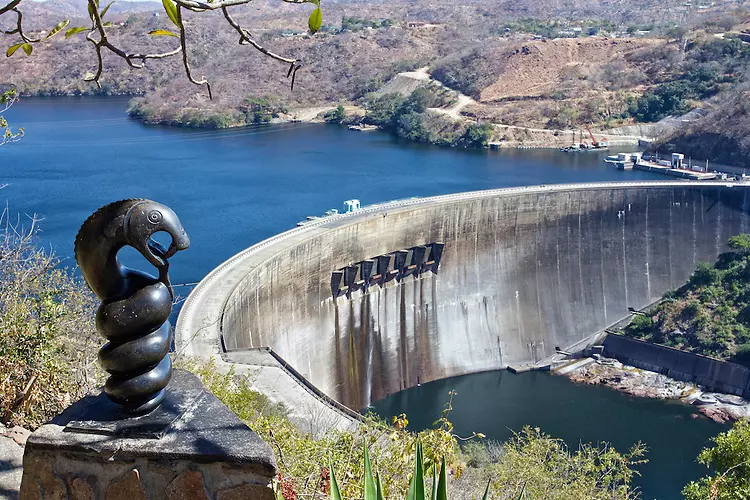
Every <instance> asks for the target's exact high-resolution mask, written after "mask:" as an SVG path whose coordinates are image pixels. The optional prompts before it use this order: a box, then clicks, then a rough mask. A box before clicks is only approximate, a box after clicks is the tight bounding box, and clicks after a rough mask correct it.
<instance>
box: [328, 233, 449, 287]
mask: <svg viewBox="0 0 750 500" xmlns="http://www.w3.org/2000/svg"><path fill="white" fill-rule="evenodd" d="M444 246H445V244H444V243H429V244H427V245H419V246H416V247H413V248H408V249H405V250H396V251H395V252H391V253H387V254H385V255H378V256H377V257H373V258H371V259H367V260H363V261H361V262H357V263H355V264H352V265H348V266H345V267H342V268H341V269H338V270H336V271H334V272H333V273H331V295H332V297H333V298H334V299H335V298H337V297H341V296H342V295H346V297H347V298H352V295H353V294H354V293H355V292H357V291H361V292H362V293H367V290H368V289H369V288H370V287H371V286H379V287H381V288H382V287H384V286H386V285H387V284H388V283H391V282H393V281H395V282H396V283H401V281H402V280H403V279H405V278H407V277H409V276H413V277H414V278H419V277H421V276H422V275H423V274H424V273H428V272H429V273H433V274H437V272H438V268H439V267H440V257H441V256H442V255H443V247H444Z"/></svg>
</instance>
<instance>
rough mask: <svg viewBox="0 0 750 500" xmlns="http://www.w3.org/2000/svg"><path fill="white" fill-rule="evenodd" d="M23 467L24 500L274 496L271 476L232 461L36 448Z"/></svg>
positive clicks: (267, 499)
mask: <svg viewBox="0 0 750 500" xmlns="http://www.w3.org/2000/svg"><path fill="white" fill-rule="evenodd" d="M23 467H24V476H23V482H22V483H21V492H20V498H21V500H53V499H54V500H156V499H166V500H240V499H242V500H273V491H272V489H271V488H270V485H269V478H268V477H266V476H265V475H263V474H259V473H258V471H257V470H253V468H252V467H247V466H241V465H233V464H228V463H208V464H197V463H195V462H192V461H186V460H175V461H169V460H149V459H144V458H140V459H136V460H115V461H111V460H107V457H106V456H95V455H94V454H81V453H66V452H64V451H62V450H61V451H55V452H50V451H49V450H31V451H30V452H27V453H26V454H25V455H24V460H23Z"/></svg>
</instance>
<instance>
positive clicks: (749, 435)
mask: <svg viewBox="0 0 750 500" xmlns="http://www.w3.org/2000/svg"><path fill="white" fill-rule="evenodd" d="M713 441H714V443H715V446H714V447H713V448H706V449H704V450H703V451H701V453H700V455H698V461H699V462H700V463H702V464H703V465H705V466H706V467H710V468H711V472H713V474H712V475H709V476H706V477H704V478H703V479H701V480H699V481H693V482H691V483H690V484H689V485H687V486H686V487H685V489H684V490H683V491H682V494H683V495H684V496H685V498H686V500H713V499H722V500H745V499H747V498H750V422H748V421H747V420H739V421H737V423H735V424H734V426H733V427H732V428H731V429H730V430H728V431H727V432H722V433H721V434H719V435H718V436H717V437H715V438H714V439H713Z"/></svg>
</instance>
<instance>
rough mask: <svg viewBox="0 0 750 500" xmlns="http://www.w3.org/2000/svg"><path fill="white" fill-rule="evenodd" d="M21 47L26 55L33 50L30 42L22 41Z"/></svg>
mask: <svg viewBox="0 0 750 500" xmlns="http://www.w3.org/2000/svg"><path fill="white" fill-rule="evenodd" d="M21 48H22V49H23V51H24V52H26V55H27V56H30V55H31V53H32V52H34V46H33V45H31V44H30V43H24V44H23V45H21Z"/></svg>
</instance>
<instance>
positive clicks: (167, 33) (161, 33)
mask: <svg viewBox="0 0 750 500" xmlns="http://www.w3.org/2000/svg"><path fill="white" fill-rule="evenodd" d="M148 34H149V35H153V36H176V37H177V38H179V37H180V35H178V34H176V33H172V32H171V31H169V30H154V31H149V32H148Z"/></svg>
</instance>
